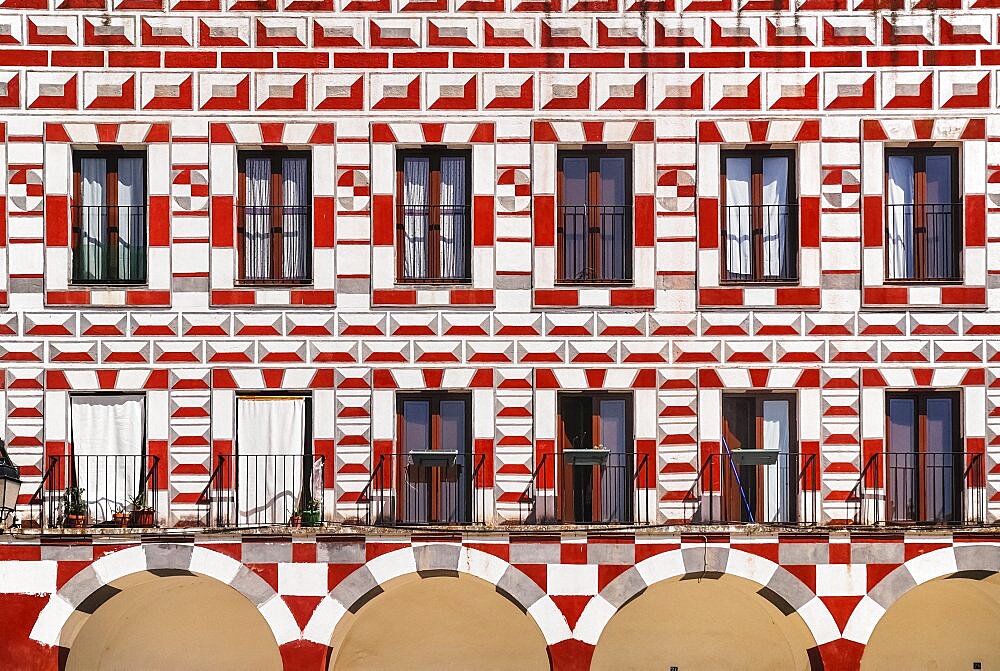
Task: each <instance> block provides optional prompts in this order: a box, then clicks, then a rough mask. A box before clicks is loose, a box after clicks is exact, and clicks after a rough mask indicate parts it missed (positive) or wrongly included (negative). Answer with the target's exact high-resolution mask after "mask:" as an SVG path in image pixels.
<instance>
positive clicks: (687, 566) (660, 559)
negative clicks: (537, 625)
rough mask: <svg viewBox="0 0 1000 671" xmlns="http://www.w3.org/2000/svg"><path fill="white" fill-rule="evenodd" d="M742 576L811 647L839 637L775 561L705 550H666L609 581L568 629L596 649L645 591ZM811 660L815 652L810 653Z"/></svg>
mask: <svg viewBox="0 0 1000 671" xmlns="http://www.w3.org/2000/svg"><path fill="white" fill-rule="evenodd" d="M725 576H731V577H734V578H742V579H743V580H746V581H749V582H750V583H753V584H754V585H755V586H756V587H758V588H759V589H757V590H756V594H757V595H759V596H760V597H762V598H764V599H766V600H767V601H768V602H770V603H771V604H772V605H773V606H774V607H775V608H777V610H778V611H780V612H781V613H782V614H783V615H784V616H785V617H789V616H792V615H796V616H797V617H799V618H801V620H802V622H803V623H804V624H805V626H806V628H807V629H808V632H809V634H810V635H811V637H812V640H813V647H814V648H818V647H819V646H822V645H824V644H826V643H829V642H831V641H835V640H837V639H838V638H840V629H839V628H838V627H837V623H836V622H835V621H834V619H833V616H832V615H831V614H830V611H829V610H827V608H826V605H825V604H824V603H823V602H822V600H821V599H820V598H819V597H817V596H816V594H815V592H814V591H813V590H812V589H810V588H809V587H808V586H806V585H805V583H803V582H802V581H801V580H799V579H798V578H797V577H795V576H794V575H792V574H791V573H790V572H788V571H787V570H786V569H784V568H782V567H781V566H779V565H778V564H776V563H775V562H773V561H771V560H769V559H765V558H763V557H759V556H757V555H754V554H750V553H748V552H744V551H742V550H737V549H733V548H727V547H718V546H714V547H713V546H707V547H700V546H699V547H690V548H684V549H681V550H671V551H669V552H664V553H662V554H658V555H655V556H653V557H649V558H647V559H644V560H642V561H641V562H639V563H637V564H636V565H635V566H633V567H632V568H630V569H628V570H627V571H625V572H624V573H622V574H621V575H620V576H618V577H617V578H615V579H614V580H612V581H611V582H610V583H609V584H608V585H607V586H606V587H605V588H604V589H602V590H601V591H600V593H599V594H597V595H596V596H594V598H593V599H591V601H590V603H588V604H587V607H586V608H584V610H583V613H582V614H581V615H580V619H579V620H578V621H577V624H576V628H575V629H574V631H573V634H574V636H575V637H576V638H577V639H578V640H580V641H583V642H584V643H587V644H589V645H592V646H596V645H597V643H598V641H599V640H600V638H601V634H602V633H603V632H604V630H605V628H606V627H607V625H608V623H609V622H610V621H611V618H612V617H614V616H615V615H616V614H617V613H618V612H619V611H620V610H621V609H622V608H623V607H624V606H626V605H627V604H628V603H629V602H631V601H632V600H633V599H635V598H636V597H638V596H640V595H641V594H643V592H645V591H646V590H647V589H648V588H649V587H651V586H653V585H656V584H658V583H661V582H664V581H669V580H674V579H682V578H687V579H692V578H700V579H702V580H706V579H720V578H723V577H725ZM809 654H810V655H811V656H813V657H815V656H817V655H818V654H819V653H818V651H812V652H810V653H809Z"/></svg>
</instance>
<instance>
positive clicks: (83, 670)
mask: <svg viewBox="0 0 1000 671" xmlns="http://www.w3.org/2000/svg"><path fill="white" fill-rule="evenodd" d="M90 598H91V599H92V600H93V603H92V604H87V603H86V602H85V603H84V604H81V608H82V609H83V611H82V612H78V614H77V616H74V617H73V618H71V619H70V620H69V621H68V622H67V623H66V627H73V626H77V627H79V630H78V631H77V632H76V634H75V636H71V637H70V638H71V639H72V644H71V645H70V646H69V652H68V656H67V658H66V666H65V668H66V671H102V670H104V669H107V670H108V671H111V670H116V669H144V670H147V671H160V670H162V671H175V670H176V669H188V670H190V671H198V670H201V669H204V670H206V671H208V670H210V671H230V670H231V671H245V670H249V669H252V670H254V671H280V669H281V668H282V663H281V656H280V654H279V652H278V645H277V643H276V642H275V639H274V635H273V634H272V632H271V629H270V627H269V626H268V624H267V622H266V621H265V620H264V617H263V616H262V615H261V613H260V611H259V610H258V609H257V608H256V607H255V606H254V604H253V603H251V602H250V601H249V600H248V599H247V598H246V597H245V596H244V595H242V594H240V593H239V592H238V591H236V590H235V589H233V588H232V587H230V586H228V585H226V584H224V583H222V582H220V581H218V580H215V579H213V578H207V577H204V576H199V575H193V574H187V575H166V576H159V575H154V574H152V573H148V572H143V573H137V574H133V575H130V576H126V577H124V578H120V579H119V580H116V581H115V582H114V583H112V584H111V585H106V586H104V587H102V588H101V590H100V591H99V592H97V593H95V594H94V595H93V596H92V597H90ZM92 609H93V610H92ZM88 610H92V612H90V613H89V614H86V611H88ZM84 616H85V617H84Z"/></svg>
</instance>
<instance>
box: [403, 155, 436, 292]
mask: <svg viewBox="0 0 1000 671" xmlns="http://www.w3.org/2000/svg"><path fill="white" fill-rule="evenodd" d="M429 187H430V160H428V159H427V158H419V157H409V156H408V157H406V158H404V159H403V277H411V278H421V277H427V242H428V240H427V229H428V225H429V221H430V216H429V212H428V209H427V205H428V202H427V197H428V193H427V191H428V188H429Z"/></svg>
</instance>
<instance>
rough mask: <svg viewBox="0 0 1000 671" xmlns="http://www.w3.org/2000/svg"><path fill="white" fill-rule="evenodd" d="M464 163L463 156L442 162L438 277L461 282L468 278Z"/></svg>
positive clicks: (466, 195) (450, 157)
mask: <svg viewBox="0 0 1000 671" xmlns="http://www.w3.org/2000/svg"><path fill="white" fill-rule="evenodd" d="M465 191H466V161H465V157H464V156H444V157H442V158H441V194H440V208H439V209H440V212H439V214H440V217H439V218H440V223H441V242H440V245H441V249H440V253H441V270H440V273H441V277H442V278H449V279H462V278H465V277H466V276H467V275H468V271H467V268H466V262H465V259H466V253H465V250H466V244H467V242H466V237H467V230H468V218H467V216H466V208H465V205H466V204H467V202H468V201H467V199H468V194H466V192H465Z"/></svg>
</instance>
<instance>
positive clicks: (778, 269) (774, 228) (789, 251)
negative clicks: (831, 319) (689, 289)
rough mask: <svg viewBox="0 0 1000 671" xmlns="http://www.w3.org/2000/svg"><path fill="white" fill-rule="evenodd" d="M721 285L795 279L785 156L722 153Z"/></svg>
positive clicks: (792, 199) (793, 219)
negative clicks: (722, 282)
mask: <svg viewBox="0 0 1000 671" xmlns="http://www.w3.org/2000/svg"><path fill="white" fill-rule="evenodd" d="M721 195H722V279H723V280H724V281H729V282H793V281H795V280H796V279H798V254H799V242H798V206H797V204H796V191H795V161H794V154H793V153H792V152H790V151H749V152H747V151H740V152H730V151H724V152H722V181H721Z"/></svg>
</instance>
